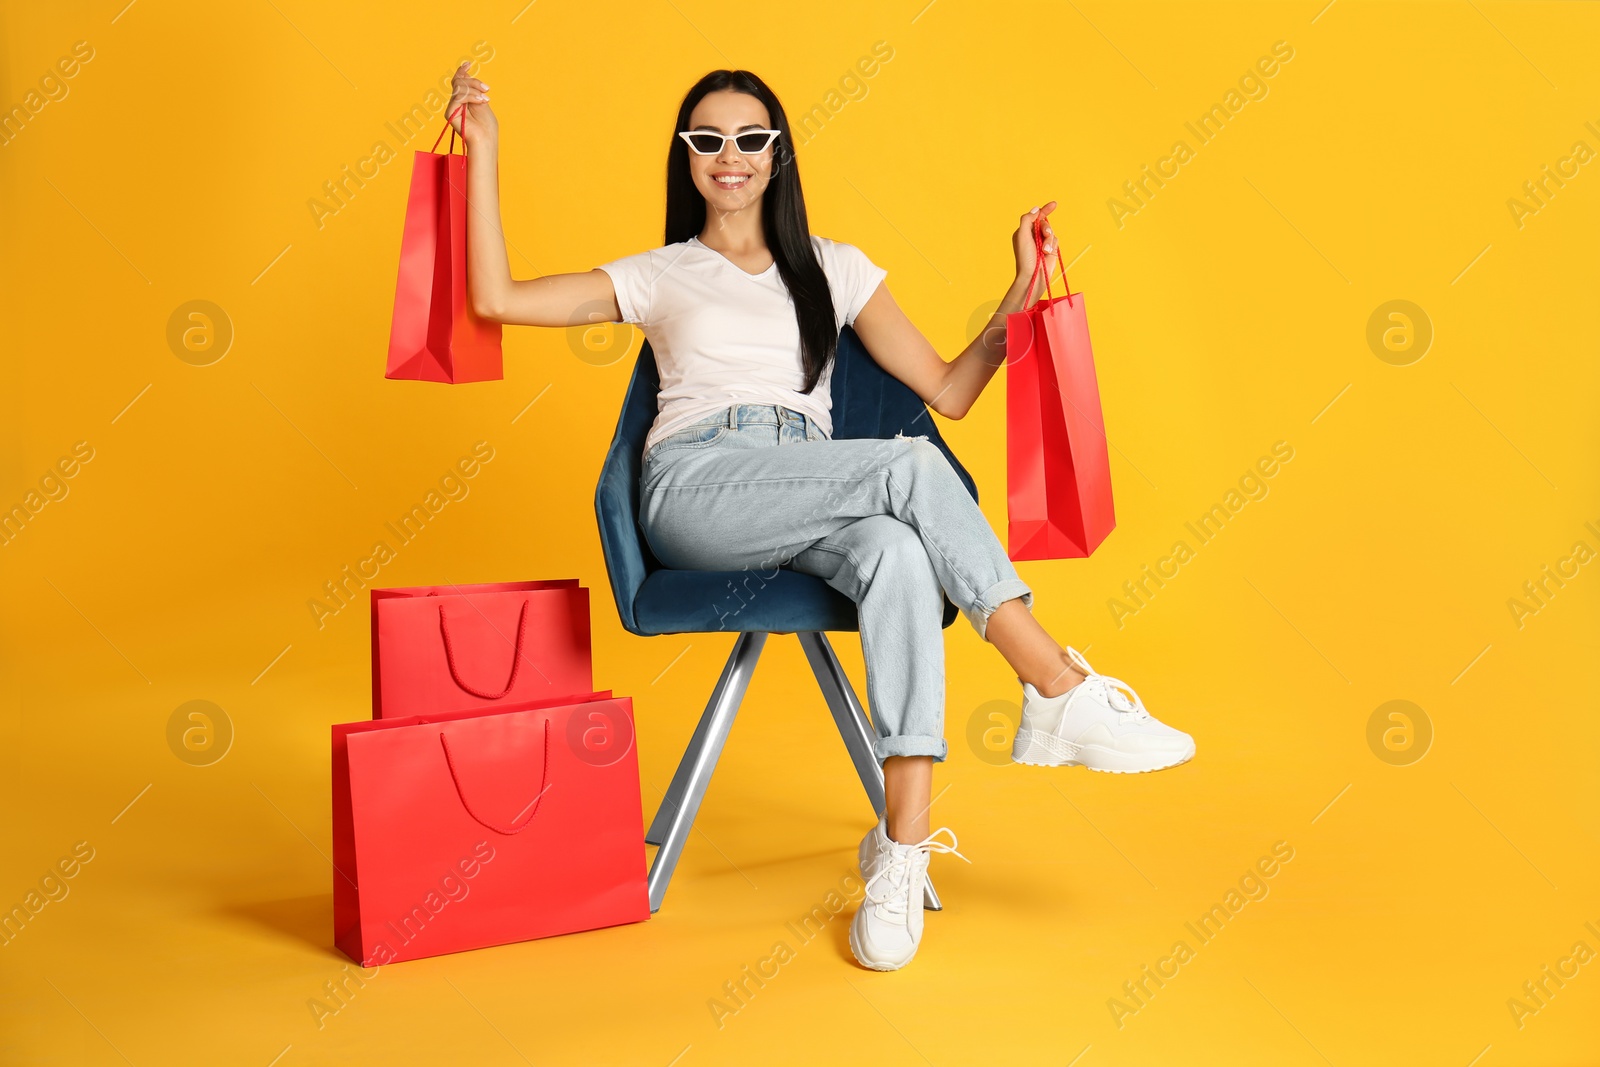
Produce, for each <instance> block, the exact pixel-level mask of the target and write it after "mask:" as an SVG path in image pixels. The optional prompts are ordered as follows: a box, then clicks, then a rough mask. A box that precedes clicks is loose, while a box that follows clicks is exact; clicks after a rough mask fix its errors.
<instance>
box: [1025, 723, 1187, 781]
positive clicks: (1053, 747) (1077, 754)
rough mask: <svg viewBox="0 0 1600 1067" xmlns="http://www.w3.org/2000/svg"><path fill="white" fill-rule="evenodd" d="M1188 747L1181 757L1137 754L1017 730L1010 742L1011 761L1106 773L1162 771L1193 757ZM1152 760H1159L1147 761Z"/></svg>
mask: <svg viewBox="0 0 1600 1067" xmlns="http://www.w3.org/2000/svg"><path fill="white" fill-rule="evenodd" d="M1194 752H1195V750H1194V749H1193V748H1191V749H1190V750H1189V751H1188V752H1187V753H1185V754H1184V755H1183V756H1180V757H1179V758H1177V759H1172V758H1171V757H1169V756H1154V757H1149V756H1143V757H1141V756H1137V755H1133V754H1130V753H1127V752H1118V751H1116V750H1115V749H1109V748H1102V747H1101V746H1099V745H1077V744H1074V743H1072V742H1071V741H1067V740H1065V739H1063V738H1060V737H1056V736H1055V735H1054V734H1046V733H1040V732H1038V731H1035V730H1018V731H1017V737H1016V740H1015V741H1013V742H1012V745H1011V760H1012V762H1013V763H1021V764H1024V765H1026V766H1029V767H1087V768H1089V769H1090V770H1091V771H1101V772H1103V773H1106V774H1148V773H1149V772H1151V771H1164V770H1166V769H1167V768H1169V767H1177V766H1179V765H1181V764H1184V763H1188V762H1189V761H1190V760H1192V759H1194ZM1152 759H1155V760H1157V761H1159V762H1153V763H1152V762H1150V761H1151V760H1152Z"/></svg>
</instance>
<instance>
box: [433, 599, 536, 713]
mask: <svg viewBox="0 0 1600 1067" xmlns="http://www.w3.org/2000/svg"><path fill="white" fill-rule="evenodd" d="M527 632H528V601H527V600H526V599H524V600H523V601H522V611H521V613H520V614H518V616H517V640H516V644H515V645H514V646H513V648H512V653H511V655H512V660H511V677H509V678H507V679H506V684H505V688H503V689H501V690H500V692H498V693H485V692H483V691H482V690H480V689H474V688H473V687H472V686H470V685H468V684H467V683H466V682H463V681H462V680H461V674H460V672H459V671H457V670H456V655H455V649H454V648H452V647H451V645H450V628H449V627H448V626H446V625H445V619H444V605H443V604H440V605H439V636H440V637H442V638H444V661H445V663H446V664H448V665H449V667H450V678H451V680H452V681H454V682H455V683H456V685H458V686H460V687H461V689H462V690H464V691H465V692H468V693H471V694H472V695H473V696H475V697H481V698H483V699H484V700H499V699H500V698H501V697H503V696H505V695H506V694H507V693H509V692H511V690H512V687H514V686H515V685H516V684H517V672H518V671H520V670H522V642H523V639H524V638H525V637H526V636H527Z"/></svg>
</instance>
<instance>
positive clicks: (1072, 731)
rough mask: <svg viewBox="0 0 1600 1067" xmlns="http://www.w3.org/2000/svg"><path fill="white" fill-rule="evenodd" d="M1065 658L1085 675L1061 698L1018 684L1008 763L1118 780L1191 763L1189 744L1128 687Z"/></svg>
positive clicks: (1078, 656) (1077, 658) (1075, 656)
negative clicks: (1107, 774)
mask: <svg viewBox="0 0 1600 1067" xmlns="http://www.w3.org/2000/svg"><path fill="white" fill-rule="evenodd" d="M1067 655H1068V657H1069V658H1071V660H1072V662H1073V664H1074V665H1075V666H1077V667H1078V668H1079V669H1080V670H1082V671H1083V673H1084V674H1085V675H1086V677H1085V678H1084V680H1083V681H1082V682H1079V683H1078V684H1077V685H1075V686H1073V687H1072V688H1071V689H1069V690H1067V691H1066V692H1065V693H1062V694H1061V695H1060V696H1055V697H1045V696H1040V695H1039V691H1038V690H1037V689H1035V688H1034V687H1033V686H1031V685H1029V684H1028V683H1027V682H1023V683H1022V722H1021V724H1020V725H1019V726H1018V728H1017V736H1016V740H1015V741H1013V742H1012V745H1011V758H1012V759H1013V760H1015V761H1016V762H1018V763H1026V764H1029V765H1030V766H1034V767H1079V766H1081V767H1088V768H1089V769H1090V770H1092V771H1112V772H1115V773H1119V774H1128V773H1136V772H1140V771H1159V770H1163V769H1164V768H1167V767H1176V766H1177V765H1178V764H1180V763H1187V762H1188V761H1189V760H1191V759H1193V758H1194V738H1192V737H1190V736H1189V735H1188V734H1186V733H1184V732H1183V731H1182V730H1175V729H1173V728H1172V727H1170V726H1168V725H1166V724H1165V723H1163V722H1160V721H1159V720H1157V719H1154V718H1152V717H1151V716H1150V713H1149V712H1148V711H1146V710H1145V706H1144V701H1142V700H1140V699H1139V694H1138V693H1135V692H1134V691H1133V687H1132V686H1130V685H1129V684H1128V683H1127V682H1124V681H1122V680H1121V679H1120V678H1111V677H1109V676H1107V675H1104V674H1096V673H1095V672H1094V668H1093V667H1090V666H1089V661H1088V660H1086V659H1084V658H1083V654H1082V653H1080V652H1079V651H1078V650H1077V649H1075V648H1071V647H1069V648H1068V649H1067Z"/></svg>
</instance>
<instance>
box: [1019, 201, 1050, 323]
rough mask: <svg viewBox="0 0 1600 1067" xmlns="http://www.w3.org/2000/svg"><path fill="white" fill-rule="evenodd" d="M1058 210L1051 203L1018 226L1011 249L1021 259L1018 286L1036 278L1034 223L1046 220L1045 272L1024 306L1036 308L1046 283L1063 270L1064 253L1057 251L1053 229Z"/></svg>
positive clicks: (1024, 217) (1028, 214) (1036, 260)
mask: <svg viewBox="0 0 1600 1067" xmlns="http://www.w3.org/2000/svg"><path fill="white" fill-rule="evenodd" d="M1055 209H1056V202H1055V201H1054V200H1052V201H1050V202H1049V203H1048V204H1046V205H1044V207H1042V208H1037V207H1036V208H1034V209H1033V210H1032V211H1029V212H1028V213H1026V214H1025V215H1023V216H1022V221H1021V222H1020V223H1018V225H1017V232H1016V233H1014V234H1012V235H1011V245H1012V249H1013V251H1015V252H1016V256H1017V283H1018V284H1020V285H1027V284H1028V279H1029V278H1031V277H1033V273H1034V268H1035V266H1036V265H1037V262H1038V249H1037V248H1036V247H1035V245H1034V243H1033V223H1034V220H1035V219H1036V218H1041V217H1042V218H1043V219H1044V270H1043V271H1041V272H1040V275H1039V278H1038V280H1037V282H1036V283H1035V285H1034V286H1033V289H1034V291H1033V292H1030V293H1027V294H1026V300H1025V301H1024V304H1025V305H1026V304H1032V303H1033V302H1034V301H1035V300H1037V299H1038V298H1039V294H1040V293H1043V292H1044V291H1045V279H1046V278H1053V277H1054V276H1055V274H1056V272H1057V271H1058V270H1060V269H1061V252H1060V249H1058V248H1057V247H1056V235H1055V232H1054V231H1053V230H1051V228H1050V219H1049V215H1050V212H1052V211H1054V210H1055Z"/></svg>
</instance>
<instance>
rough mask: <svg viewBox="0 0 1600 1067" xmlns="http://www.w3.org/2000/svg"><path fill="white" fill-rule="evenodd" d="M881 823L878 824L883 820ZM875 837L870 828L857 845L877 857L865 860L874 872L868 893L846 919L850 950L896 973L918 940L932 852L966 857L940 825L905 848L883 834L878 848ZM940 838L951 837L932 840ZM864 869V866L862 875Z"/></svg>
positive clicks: (864, 961) (864, 963) (874, 966)
mask: <svg viewBox="0 0 1600 1067" xmlns="http://www.w3.org/2000/svg"><path fill="white" fill-rule="evenodd" d="M879 822H880V825H881V824H882V820H879ZM877 833H878V827H874V828H873V830H872V833H869V834H868V835H867V838H868V839H867V840H865V841H863V842H862V843H861V844H862V852H863V854H865V853H866V851H867V848H868V845H869V844H872V847H873V849H874V853H875V854H867V855H865V857H864V858H865V860H866V861H870V863H871V865H872V866H873V867H874V868H875V869H874V870H873V873H872V874H871V876H870V877H868V878H867V884H866V892H865V894H864V895H863V896H862V898H861V904H860V905H859V906H858V907H857V908H856V914H855V917H854V918H853V919H851V920H850V951H851V952H853V953H854V954H855V957H856V959H857V960H858V961H860V963H861V965H862V966H863V967H870V968H872V969H873V970H875V971H894V970H899V969H900V968H901V967H904V966H905V965H906V964H908V963H910V962H911V957H913V956H915V955H916V954H917V945H918V944H919V943H920V942H921V940H922V896H923V891H924V887H925V886H926V885H927V881H928V860H929V859H930V858H931V857H930V853H933V852H948V853H950V854H951V855H954V856H960V857H961V859H963V860H967V857H965V856H962V855H961V853H959V852H957V851H956V835H955V831H953V830H951V829H950V828H949V827H948V826H941V827H939V829H937V830H935V831H934V832H933V833H931V834H929V835H928V836H927V837H925V838H923V839H922V840H921V841H918V842H917V843H916V844H914V845H903V844H901V843H900V842H898V841H896V840H894V839H893V838H891V837H889V836H888V835H887V834H884V836H883V841H885V842H887V848H884V849H882V850H878V848H877V845H876V844H873V843H872V838H873V836H874V835H875V834H877ZM940 834H949V835H950V843H949V844H948V845H947V844H945V843H944V842H943V841H936V840H934V838H936V837H937V836H938V835H940ZM967 862H968V863H971V862H972V861H971V860H967ZM866 867H867V863H866V862H864V863H863V866H862V872H863V874H865V872H866Z"/></svg>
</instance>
